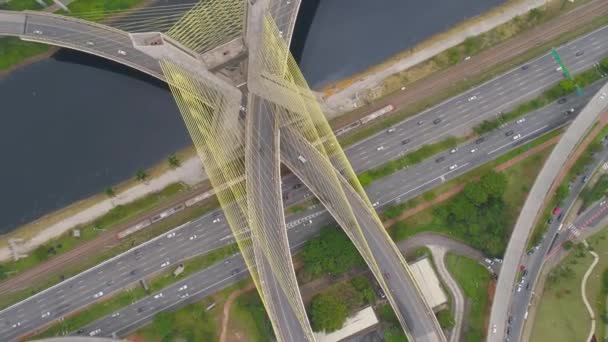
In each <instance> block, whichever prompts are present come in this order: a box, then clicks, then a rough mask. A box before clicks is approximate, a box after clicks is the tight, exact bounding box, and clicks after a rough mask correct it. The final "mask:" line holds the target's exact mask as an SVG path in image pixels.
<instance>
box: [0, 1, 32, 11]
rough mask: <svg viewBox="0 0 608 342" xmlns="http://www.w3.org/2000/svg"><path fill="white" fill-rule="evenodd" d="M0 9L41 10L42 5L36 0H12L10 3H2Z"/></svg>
mask: <svg viewBox="0 0 608 342" xmlns="http://www.w3.org/2000/svg"><path fill="white" fill-rule="evenodd" d="M0 9H3V10H10V11H23V10H40V9H42V6H40V4H39V3H37V2H36V0H10V1H9V2H8V3H5V4H1V5H0Z"/></svg>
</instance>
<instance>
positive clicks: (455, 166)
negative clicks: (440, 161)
mask: <svg viewBox="0 0 608 342" xmlns="http://www.w3.org/2000/svg"><path fill="white" fill-rule="evenodd" d="M457 167H458V164H454V165H451V166H450V170H454V169H455V168H457Z"/></svg>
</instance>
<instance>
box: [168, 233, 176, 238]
mask: <svg viewBox="0 0 608 342" xmlns="http://www.w3.org/2000/svg"><path fill="white" fill-rule="evenodd" d="M174 236H175V232H171V233H169V234H167V239H170V238H172V237H174Z"/></svg>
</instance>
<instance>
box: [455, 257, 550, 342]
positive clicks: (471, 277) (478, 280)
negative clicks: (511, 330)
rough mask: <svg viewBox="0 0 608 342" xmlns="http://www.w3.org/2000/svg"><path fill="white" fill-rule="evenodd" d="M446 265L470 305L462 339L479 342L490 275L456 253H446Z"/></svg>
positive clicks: (477, 264)
mask: <svg viewBox="0 0 608 342" xmlns="http://www.w3.org/2000/svg"><path fill="white" fill-rule="evenodd" d="M446 266H447V268H448V270H449V271H450V273H452V276H453V277H454V279H455V280H456V282H458V285H460V288H461V289H462V291H463V292H464V296H465V297H466V300H467V302H468V303H469V306H470V310H469V312H468V316H467V317H465V320H466V321H468V323H469V324H468V326H465V327H463V333H464V335H463V336H464V340H465V341H466V342H477V341H479V342H481V341H483V339H484V336H485V331H486V317H487V315H488V314H489V310H490V306H489V302H490V299H489V293H488V288H489V286H490V281H491V275H490V273H489V272H488V271H487V270H486V268H485V267H483V266H482V265H480V264H479V263H477V261H475V260H472V259H469V258H466V257H462V256H458V255H453V254H448V255H447V256H446ZM533 341H534V340H533ZM538 341H551V340H538Z"/></svg>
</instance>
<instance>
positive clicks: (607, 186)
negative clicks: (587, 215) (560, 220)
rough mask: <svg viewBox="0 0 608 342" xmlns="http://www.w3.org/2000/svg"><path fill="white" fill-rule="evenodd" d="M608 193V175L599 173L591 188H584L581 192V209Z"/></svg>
mask: <svg viewBox="0 0 608 342" xmlns="http://www.w3.org/2000/svg"><path fill="white" fill-rule="evenodd" d="M607 193H608V175H607V174H603V175H601V176H600V177H599V178H598V180H597V182H596V183H595V184H594V185H593V186H592V187H591V188H585V189H584V190H583V191H582V192H581V199H582V200H583V205H582V206H581V209H582V210H584V209H585V208H587V207H588V206H589V205H591V203H594V202H597V201H599V200H600V199H602V198H603V197H604V196H606V194H607Z"/></svg>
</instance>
